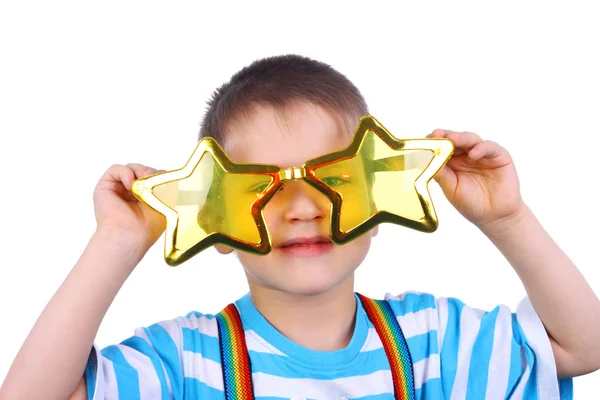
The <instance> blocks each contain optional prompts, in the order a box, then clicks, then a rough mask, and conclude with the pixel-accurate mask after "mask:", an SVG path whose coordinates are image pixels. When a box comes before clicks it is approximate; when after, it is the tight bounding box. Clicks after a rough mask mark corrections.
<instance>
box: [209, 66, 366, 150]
mask: <svg viewBox="0 0 600 400" xmlns="http://www.w3.org/2000/svg"><path fill="white" fill-rule="evenodd" d="M298 100H301V101H308V102H310V103H313V104H316V105H320V106H323V107H326V108H328V109H330V110H332V111H335V112H339V113H340V114H342V115H343V116H345V117H352V118H353V119H355V120H354V121H353V122H352V123H356V122H357V121H358V119H359V118H360V117H362V116H363V115H367V114H368V113H369V111H368V107H367V104H366V102H365V99H364V98H363V96H362V95H361V93H360V92H359V90H358V89H357V88H356V86H354V84H353V83H352V82H350V80H348V78H346V77H345V76H344V75H342V74H341V73H340V72H338V71H336V70H335V69H333V68H332V67H331V66H330V65H328V64H325V63H323V62H320V61H316V60H312V59H310V58H308V57H303V56H299V55H294V54H289V55H283V56H275V57H268V58H263V59H260V60H256V61H254V62H253V63H252V64H250V65H248V66H246V67H244V68H243V69H241V70H240V71H239V72H237V73H236V74H234V75H233V76H232V77H231V79H230V80H229V82H227V83H225V84H223V85H222V86H221V87H219V88H218V89H216V90H215V91H214V93H213V95H212V97H211V99H210V100H209V101H208V103H207V109H206V114H205V115H204V119H203V122H202V125H201V128H200V134H199V138H200V139H201V138H203V137H207V136H208V137H213V138H214V139H215V140H217V142H219V143H220V144H221V145H224V143H223V142H224V138H225V133H226V130H227V124H228V122H229V121H231V120H232V119H234V118H235V117H236V116H238V115H239V114H240V113H243V112H247V111H248V110H250V108H251V107H252V106H253V105H256V104H268V105H271V106H273V107H275V108H276V109H278V110H282V109H285V108H286V107H289V106H290V105H291V104H292V103H293V102H294V101H298ZM353 128H354V126H352V127H351V129H353Z"/></svg>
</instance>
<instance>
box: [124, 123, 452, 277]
mask: <svg viewBox="0 0 600 400" xmlns="http://www.w3.org/2000/svg"><path fill="white" fill-rule="evenodd" d="M453 151H454V146H453V144H452V142H451V141H450V140H448V139H408V140H399V139H396V138H395V137H393V136H392V134H391V133H390V132H389V131H388V130H387V129H385V128H384V127H383V125H381V124H380V123H379V121H377V120H376V119H375V118H373V117H371V116H366V117H363V118H361V119H360V121H359V123H358V127H357V128H356V131H355V133H354V138H353V140H352V142H351V144H350V145H349V146H348V147H347V148H345V149H343V150H340V151H336V152H333V153H329V154H326V155H323V156H321V157H318V158H315V159H312V160H309V161H307V162H306V163H305V164H304V165H303V166H301V167H296V168H287V169H280V168H279V167H277V166H274V165H262V164H237V163H233V162H232V161H231V160H230V159H229V158H228V157H227V155H226V154H225V152H224V151H223V150H222V148H221V147H220V146H219V145H218V144H217V142H216V141H215V140H214V139H212V138H203V139H202V140H201V141H200V142H199V143H198V145H197V147H196V149H195V151H194V153H193V154H192V156H191V157H190V159H189V160H188V162H187V164H186V165H185V166H184V167H183V168H181V169H178V170H174V171H168V172H164V173H159V174H156V175H152V176H149V177H145V178H141V179H138V180H136V181H135V182H134V183H133V187H132V191H133V193H134V195H135V196H136V197H137V198H138V199H139V200H140V201H142V202H144V203H146V204H147V205H149V206H150V207H152V208H154V209H155V210H156V211H158V212H159V213H161V214H163V215H164V216H165V217H166V219H167V228H166V237H165V261H166V262H167V264H169V265H171V266H175V265H179V264H181V263H183V262H185V261H186V260H188V259H190V258H191V257H193V256H194V255H196V254H198V253H199V252H201V251H202V250H204V249H206V248H208V247H210V246H213V245H215V244H219V243H220V244H224V245H227V246H230V247H232V248H235V249H238V250H242V251H246V252H250V253H255V254H268V253H269V252H270V251H271V238H270V235H269V231H268V228H267V226H266V223H265V220H264V217H263V209H264V207H265V205H266V204H267V202H268V201H269V200H270V199H271V198H272V197H273V195H274V194H275V193H276V192H277V190H279V188H280V187H281V186H282V185H283V184H284V182H285V181H287V180H297V179H301V180H304V181H306V182H307V183H308V184H310V185H311V186H313V187H314V188H316V189H317V190H319V191H320V192H321V193H323V194H324V195H325V196H327V197H328V198H329V200H330V201H331V208H330V210H331V218H330V222H331V232H330V236H331V240H332V241H333V242H334V243H336V244H344V243H347V242H349V241H351V240H353V239H355V238H357V237H358V236H360V235H362V234H364V233H366V232H368V231H369V230H370V229H372V228H373V227H374V226H376V225H377V224H380V223H383V222H389V223H393V224H398V225H402V226H405V227H409V228H412V229H416V230H419V231H423V232H433V231H435V229H436V228H437V226H438V220H437V216H436V213H435V210H434V207H433V204H432V201H431V196H430V194H429V190H428V187H427V186H428V183H429V181H430V180H431V179H432V178H433V177H434V176H435V174H437V173H438V172H439V171H440V170H441V169H442V167H443V166H444V165H445V164H446V162H447V161H448V160H449V158H450V156H451V155H452V153H453Z"/></svg>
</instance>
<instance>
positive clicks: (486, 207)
mask: <svg viewBox="0 0 600 400" xmlns="http://www.w3.org/2000/svg"><path fill="white" fill-rule="evenodd" d="M427 137H428V138H432V137H433V138H447V139H449V140H451V141H452V142H453V143H454V146H455V151H454V154H453V156H452V157H451V158H450V160H449V161H448V163H447V164H446V165H445V166H444V168H443V169H442V170H441V171H440V172H439V173H438V174H437V175H436V177H435V180H436V181H437V182H438V183H439V185H440V187H441V188H442V190H443V192H444V194H445V195H446V197H447V198H448V200H449V201H450V203H452V205H453V206H454V207H455V208H456V209H457V210H458V211H459V212H460V213H461V214H462V215H463V216H464V217H465V218H466V219H467V220H469V221H471V222H472V223H473V224H475V225H476V226H477V227H479V228H480V229H482V230H486V229H487V230H492V229H495V230H497V229H496V228H497V226H494V225H503V229H504V228H505V226H504V223H505V222H507V221H513V220H515V221H516V220H518V218H515V217H518V216H519V215H521V214H522V212H523V210H524V208H525V206H524V203H523V199H522V197H521V193H520V186H519V179H518V177H517V172H516V169H515V166H514V164H513V161H512V158H511V156H510V154H509V153H508V151H507V150H506V149H504V148H503V147H502V146H500V145H498V144H497V143H494V142H492V141H484V140H483V139H481V138H480V137H479V136H477V135H476V134H474V133H471V132H453V131H448V130H443V129H436V130H435V131H433V132H432V133H430V134H429V135H427Z"/></svg>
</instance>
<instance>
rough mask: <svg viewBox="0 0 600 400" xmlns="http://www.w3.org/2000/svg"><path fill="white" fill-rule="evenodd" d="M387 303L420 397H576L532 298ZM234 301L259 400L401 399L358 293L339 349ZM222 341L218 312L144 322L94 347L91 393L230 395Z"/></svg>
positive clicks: (411, 298)
mask: <svg viewBox="0 0 600 400" xmlns="http://www.w3.org/2000/svg"><path fill="white" fill-rule="evenodd" d="M385 300H387V301H388V302H389V303H390V305H391V308H392V310H393V311H394V314H395V315H396V317H397V320H398V322H399V324H400V327H401V328H402V331H403V333H404V336H405V337H406V341H407V344H408V348H409V351H410V355H411V358H412V361H413V372H414V383H415V389H416V399H428V400H429V399H436V400H437V399H440V400H441V399H469V400H470V399H477V400H479V399H486V400H488V399H527V400H529V399H540V400H558V399H571V398H572V379H564V380H559V379H557V375H556V364H555V361H554V356H553V353H552V348H551V345H550V341H549V338H548V335H547V334H546V331H545V329H544V327H543V325H542V322H541V321H540V319H539V317H538V315H537V314H536V312H535V310H534V309H533V307H532V305H531V303H530V302H529V300H528V298H525V299H524V300H523V301H522V302H521V303H520V304H519V305H518V307H517V311H516V312H515V313H511V311H510V310H509V309H508V308H507V307H506V306H498V307H496V308H494V309H493V310H492V311H490V312H485V311H481V310H478V309H474V308H470V307H468V306H466V305H465V304H464V303H463V302H461V301H459V300H457V299H454V298H437V299H436V298H435V297H434V296H432V295H430V294H424V293H416V292H407V293H404V294H402V295H400V296H393V295H391V294H386V295H385ZM235 305H236V306H237V308H238V310H239V312H240V316H241V319H242V323H243V326H244V331H245V336H246V342H247V346H248V352H249V355H250V362H251V365H252V380H253V385H254V393H255V396H256V399H257V400H275V399H361V400H384V399H393V398H394V397H393V386H392V375H391V372H390V369H389V363H388V360H387V358H386V355H385V351H384V349H383V347H382V343H381V340H380V339H379V336H378V335H377V332H376V331H375V328H374V327H373V325H372V324H371V322H370V321H369V319H368V317H367V315H366V313H365V311H364V309H363V308H362V305H361V302H360V301H359V300H358V298H357V311H356V323H355V329H354V333H353V336H352V339H351V340H350V343H349V344H348V346H347V347H346V348H344V349H341V350H337V351H332V352H322V351H315V350H311V349H308V348H305V347H303V346H300V345H298V344H296V343H294V342H292V341H291V340H289V339H287V338H286V337H285V336H283V335H282V334H281V333H279V332H278V331H277V330H276V329H275V328H274V327H273V326H272V325H271V324H270V323H269V322H268V321H267V320H266V319H265V318H264V317H263V316H262V315H261V314H260V312H259V311H258V310H257V309H256V308H255V307H254V305H253V303H252V300H251V298H250V294H246V295H245V296H244V297H242V298H241V299H239V300H238V301H236V302H235ZM324 334H325V333H324ZM218 341H219V339H218V330H217V320H216V318H215V317H214V316H213V315H209V314H201V313H198V312H191V313H189V314H188V315H186V316H185V317H178V318H175V319H173V320H169V321H163V322H159V323H157V324H154V325H151V326H149V327H145V328H138V329H136V330H135V334H134V336H132V337H130V338H129V339H127V340H125V341H123V342H122V343H121V344H118V345H113V346H108V347H106V348H105V349H103V350H102V351H100V350H99V349H98V347H97V346H96V345H94V349H93V350H92V352H91V354H90V359H89V362H88V365H87V368H86V380H87V388H88V398H89V399H94V400H96V399H127V400H130V399H131V400H133V399H141V400H146V399H224V393H223V375H222V371H221V364H220V350H219V342H218Z"/></svg>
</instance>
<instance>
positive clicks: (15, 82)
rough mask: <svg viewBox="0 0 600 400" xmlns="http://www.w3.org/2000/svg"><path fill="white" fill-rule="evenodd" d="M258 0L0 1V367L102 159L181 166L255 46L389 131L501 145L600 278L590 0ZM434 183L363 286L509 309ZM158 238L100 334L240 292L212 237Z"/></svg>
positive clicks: (489, 251)
mask: <svg viewBox="0 0 600 400" xmlns="http://www.w3.org/2000/svg"><path fill="white" fill-rule="evenodd" d="M213 3H214V2H213ZM258 4H259V3H256V2H255V3H254V5H252V6H250V5H243V4H230V3H225V2H222V3H220V4H219V5H211V6H207V5H199V4H195V3H190V2H177V4H173V2H169V3H168V2H164V3H156V2H135V3H134V2H116V3H112V4H110V3H108V2H97V3H94V4H90V3H83V2H73V3H64V2H61V3H58V2H48V3H42V2H40V3H37V4H33V3H30V2H18V3H17V2H13V3H8V2H6V3H3V5H2V6H0V41H1V42H0V72H1V73H0V134H1V141H0V154H1V157H0V171H1V172H0V173H1V175H0V176H1V179H2V182H1V183H2V185H1V188H0V194H1V195H0V205H1V211H2V217H1V220H2V230H1V233H0V235H1V244H0V246H1V254H2V258H1V259H0V324H1V329H0V332H1V333H0V334H1V340H0V381H2V380H3V379H4V376H5V374H6V372H7V371H8V368H9V366H10V363H11V362H12V360H13V358H14V356H15V355H16V353H17V351H18V349H19V347H20V346H21V344H22V341H23V340H24V339H25V337H26V335H27V333H28V331H29V330H30V328H31V327H32V325H33V323H34V322H35V320H36V318H37V316H38V315H39V313H40V312H41V311H42V309H43V307H44V306H45V304H46V302H47V301H48V300H49V299H50V297H51V296H52V294H53V293H54V291H55V290H56V289H57V288H58V287H59V285H60V284H61V282H62V280H63V279H64V278H65V276H66V275H67V273H68V272H69V270H70V269H71V267H72V266H73V265H74V263H75V262H76V260H77V259H78V257H79V255H80V253H81V251H82V250H83V249H84V247H85V246H86V243H87V241H88V239H89V237H90V235H91V234H92V232H93V231H94V228H95V220H94V215H93V209H92V206H93V204H92V190H93V187H94V186H95V184H96V181H97V179H98V178H99V177H100V176H101V174H102V173H103V172H104V171H105V170H106V169H107V168H108V167H109V166H110V165H111V164H113V163H127V162H141V163H145V164H148V165H151V166H155V167H158V168H164V169H173V168H178V167H180V166H182V165H183V164H184V163H185V161H186V160H187V158H188V156H189V155H190V154H191V151H192V150H193V148H194V146H195V143H196V137H197V131H198V128H199V123H200V120H201V118H202V115H203V114H204V107H205V102H206V100H208V98H209V96H210V94H211V92H212V91H213V90H214V89H215V88H216V87H217V86H218V85H220V84H221V83H223V82H224V81H226V80H227V79H228V78H229V77H230V76H231V75H232V74H233V73H234V72H236V71H237V70H238V69H240V68H241V67H243V66H244V65H246V64H248V63H250V62H251V61H253V60H254V59H257V58H260V57H263V56H270V55H277V54H283V53H299V54H303V55H307V56H310V57H313V58H316V59H319V60H322V61H325V62H328V63H330V64H332V65H333V66H334V67H335V68H337V69H339V70H340V71H341V72H342V73H344V74H346V75H347V76H348V77H349V78H350V79H351V80H353V81H354V82H355V84H356V85H357V86H358V87H359V88H360V89H361V91H362V92H363V94H364V95H365V97H366V99H367V101H368V103H369V105H370V108H371V112H372V114H373V115H374V116H376V117H377V118H378V119H379V120H380V121H382V123H383V124H384V125H386V127H387V128H389V129H390V130H391V131H392V132H393V133H394V134H395V135H396V136H398V137H403V138H408V137H423V136H425V135H426V134H428V133H429V132H431V131H432V130H433V129H435V128H438V127H441V128H447V129H453V130H469V131H474V132H477V133H478V134H480V135H482V136H483V137H484V138H486V139H491V140H494V141H497V142H498V143H500V144H501V145H503V146H505V147H506V148H507V149H508V150H509V151H510V152H511V154H512V156H513V158H514V160H515V163H516V165H517V170H518V172H519V176H520V179H521V184H522V192H523V196H524V198H525V201H526V202H527V203H528V204H529V206H530V207H531V208H532V209H533V210H534V212H535V213H536V215H537V216H538V218H539V219H540V220H541V222H542V224H543V225H544V226H545V227H546V229H547V230H548V231H549V232H550V233H551V235H552V236H553V237H554V239H555V240H556V241H557V242H558V243H559V244H560V245H561V246H562V248H563V249H564V250H565V251H566V252H567V253H568V254H569V255H570V256H571V257H572V259H573V260H574V261H575V262H576V263H577V265H578V266H579V268H580V269H581V271H582V272H583V274H584V275H585V277H586V278H587V279H588V281H589V283H590V284H591V285H592V287H593V288H594V290H595V291H596V293H599V292H600V272H599V268H598V267H599V266H600V263H599V261H598V257H597V249H598V242H599V240H598V239H599V238H600V234H599V233H598V225H599V223H600V217H599V216H598V205H599V204H600V201H599V197H598V189H597V182H598V155H599V149H600V136H599V133H600V129H599V128H598V122H599V121H598V117H599V115H600V113H599V111H600V100H599V93H600V77H599V76H600V74H599V72H598V71H600V61H599V60H598V49H599V48H600V45H599V43H598V42H599V38H600V25H599V24H598V16H599V14H598V12H597V10H596V9H592V6H582V5H575V4H574V3H572V2H570V3H568V5H566V2H565V3H564V4H565V5H563V6H560V7H559V6H551V5H535V6H534V5H525V4H522V3H506V2H503V3H502V4H501V5H500V4H496V5H489V4H488V5H482V4H479V3H474V2H473V3H455V4H453V5H452V6H449V5H432V4H427V5H425V4H423V5H419V6H411V7H407V6H398V5H394V6H393V7H392V6H390V5H382V4H381V5H375V4H379V3H371V4H372V5H370V6H367V5H366V2H364V3H363V4H362V5H350V4H349V3H346V4H345V5H344V6H334V5H328V3H327V4H326V2H324V1H320V2H309V1H303V2H297V4H296V5H289V4H288V3H285V5H283V4H282V5H277V4H276V3H273V4H265V3H260V4H261V5H258ZM390 4H391V3H390ZM431 192H432V195H433V197H434V203H435V205H436V209H437V212H438V216H439V219H440V227H439V230H438V231H437V232H435V233H433V234H424V233H419V232H415V231H410V230H408V229H404V228H400V227H397V226H392V225H384V226H383V227H382V229H381V232H380V235H379V236H378V237H377V238H376V239H375V242H374V245H373V247H372V250H371V252H370V254H369V256H368V258H367V260H366V261H365V263H364V265H362V266H361V267H360V268H359V270H358V272H357V281H358V283H357V290H358V291H361V292H363V293H364V294H367V295H371V296H382V295H383V294H384V293H385V292H393V293H400V292H403V291H405V290H418V291H424V292H431V293H434V294H436V295H437V296H454V297H459V298H460V299H461V300H463V301H465V302H466V303H467V304H469V305H471V306H474V307H480V308H484V309H491V308H493V307H494V306H495V305H497V304H500V303H502V304H507V305H509V306H510V307H511V308H512V309H513V310H514V309H515V308H514V307H515V306H516V304H517V302H518V300H519V299H520V298H521V297H522V296H524V295H525V292H524V290H523V288H522V286H521V284H520V281H519V280H518V278H517V276H516V274H515V273H514V271H513V270H512V268H511V267H510V265H509V264H508V263H507V262H506V261H505V260H504V259H503V257H502V256H501V255H500V254H499V252H498V251H497V250H496V249H495V248H494V247H493V245H491V243H489V242H488V240H487V239H486V238H485V237H484V236H483V235H482V234H481V233H480V232H479V231H478V230H477V229H476V228H475V227H474V226H472V225H471V224H470V223H469V222H467V221H466V220H464V219H463V218H462V217H461V216H460V215H459V214H458V213H457V212H456V211H455V210H454V209H453V208H452V207H451V206H450V205H449V204H448V203H447V201H446V199H445V198H444V196H443V194H442V193H441V191H440V190H439V188H438V187H437V184H435V183H433V184H432V185H431ZM162 245H163V240H162V238H161V239H160V240H159V242H158V244H157V245H156V246H154V247H153V248H152V249H151V251H150V252H149V253H148V254H147V256H146V258H145V259H144V260H143V261H142V263H141V264H140V265H139V267H138V268H137V269H136V270H135V271H134V273H133V275H132V276H131V278H130V279H129V280H128V281H127V282H126V284H125V286H124V287H123V289H122V290H121V292H120V293H119V295H118V297H117V298H116V300H115V302H114V303H113V305H112V307H111V308H110V309H109V311H108V314H107V315H106V318H105V319H104V322H103V324H102V326H101V328H100V331H99V332H98V336H97V342H98V344H99V345H100V346H101V347H104V346H106V345H108V344H111V343H115V342H119V341H121V340H123V339H125V338H127V337H129V336H130V335H131V334H132V333H133V329H134V328H135V327H137V326H141V325H149V324H152V323H154V322H156V321H159V320H161V319H167V318H173V317H175V316H178V315H182V314H185V313H187V312H188V311H190V310H199V311H203V312H206V313H215V312H218V311H219V310H220V309H221V308H222V307H223V306H225V305H226V304H227V303H228V302H230V301H233V300H235V299H237V298H238V297H240V296H241V295H242V294H244V293H245V291H246V283H245V280H244V277H243V274H242V270H241V267H240V266H239V265H238V263H237V260H236V258H235V256H233V255H231V256H218V255H217V254H216V252H215V251H214V250H212V249H211V250H209V251H206V252H204V253H202V254H200V255H199V256H197V257H195V258H194V259H193V260H192V261H190V262H188V263H186V264H184V265H182V266H180V267H177V268H169V267H167V265H166V264H165V263H164V262H163V259H162ZM106 267H107V268H109V267H110V266H106ZM73 301H77V299H73ZM565 323H568V321H565ZM599 340H600V339H599ZM56 345H57V346H68V343H56ZM575 389H576V398H577V399H588V398H594V397H595V395H593V393H597V392H598V390H599V389H600V372H596V373H593V374H590V375H587V376H584V377H580V378H577V379H576V380H575Z"/></svg>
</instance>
